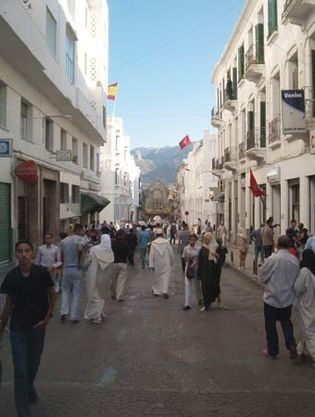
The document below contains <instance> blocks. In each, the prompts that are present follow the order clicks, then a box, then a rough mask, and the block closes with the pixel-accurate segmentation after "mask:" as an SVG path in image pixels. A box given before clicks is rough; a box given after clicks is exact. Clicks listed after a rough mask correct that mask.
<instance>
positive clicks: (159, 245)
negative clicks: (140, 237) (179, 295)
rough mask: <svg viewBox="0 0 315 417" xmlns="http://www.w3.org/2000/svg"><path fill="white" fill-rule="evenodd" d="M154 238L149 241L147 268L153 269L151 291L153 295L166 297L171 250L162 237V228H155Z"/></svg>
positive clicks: (171, 257) (169, 276)
mask: <svg viewBox="0 0 315 417" xmlns="http://www.w3.org/2000/svg"><path fill="white" fill-rule="evenodd" d="M156 236H157V237H156V239H154V240H153V241H152V242H151V249H150V257H149V268H153V269H154V278H153V287H152V292H153V294H154V295H155V296H158V295H163V297H164V298H168V297H169V295H168V287H169V283H170V278H171V273H172V265H173V250H172V246H171V245H170V243H169V242H168V241H167V240H166V239H163V230H162V229H159V228H158V229H156Z"/></svg>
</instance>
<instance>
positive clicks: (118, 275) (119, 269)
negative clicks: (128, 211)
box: [110, 229, 130, 301]
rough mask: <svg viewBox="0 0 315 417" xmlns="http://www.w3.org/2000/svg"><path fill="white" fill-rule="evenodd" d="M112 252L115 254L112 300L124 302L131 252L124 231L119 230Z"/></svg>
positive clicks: (111, 286)
mask: <svg viewBox="0 0 315 417" xmlns="http://www.w3.org/2000/svg"><path fill="white" fill-rule="evenodd" d="M112 251H113V252H114V264H113V273H112V277H111V285H110V289H111V293H112V299H113V300H117V301H124V299H123V294H124V289H125V283H126V280H127V261H129V262H130V250H129V246H128V244H127V242H126V238H125V232H124V230H123V229H119V230H118V232H117V236H116V239H114V240H113V241H112Z"/></svg>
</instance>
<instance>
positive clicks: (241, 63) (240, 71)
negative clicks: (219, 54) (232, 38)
mask: <svg viewBox="0 0 315 417" xmlns="http://www.w3.org/2000/svg"><path fill="white" fill-rule="evenodd" d="M243 78H244V45H242V46H241V47H240V48H238V81H240V80H242V79H243Z"/></svg>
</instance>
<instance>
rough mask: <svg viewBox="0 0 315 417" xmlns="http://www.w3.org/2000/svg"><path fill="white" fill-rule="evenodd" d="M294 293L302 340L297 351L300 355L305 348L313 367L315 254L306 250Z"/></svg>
mask: <svg viewBox="0 0 315 417" xmlns="http://www.w3.org/2000/svg"><path fill="white" fill-rule="evenodd" d="M294 291H295V295H296V297H297V300H298V309H299V312H300V315H301V319H302V327H303V338H302V340H301V341H300V342H299V344H298V347H297V350H298V353H299V354H300V355H302V354H303V353H304V351H305V347H306V349H307V351H308V352H309V354H310V355H311V357H312V360H313V366H314V367H315V254H314V252H313V251H312V250H310V249H306V250H305V251H304V252H303V254H302V262H301V271H300V273H299V276H298V278H297V280H296V282H295V285H294Z"/></svg>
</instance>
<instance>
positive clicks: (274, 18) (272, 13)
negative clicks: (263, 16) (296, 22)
mask: <svg viewBox="0 0 315 417" xmlns="http://www.w3.org/2000/svg"><path fill="white" fill-rule="evenodd" d="M277 29H278V7H277V0H268V35H269V36H270V35H271V34H272V33H273V32H274V31H275V30H277Z"/></svg>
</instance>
